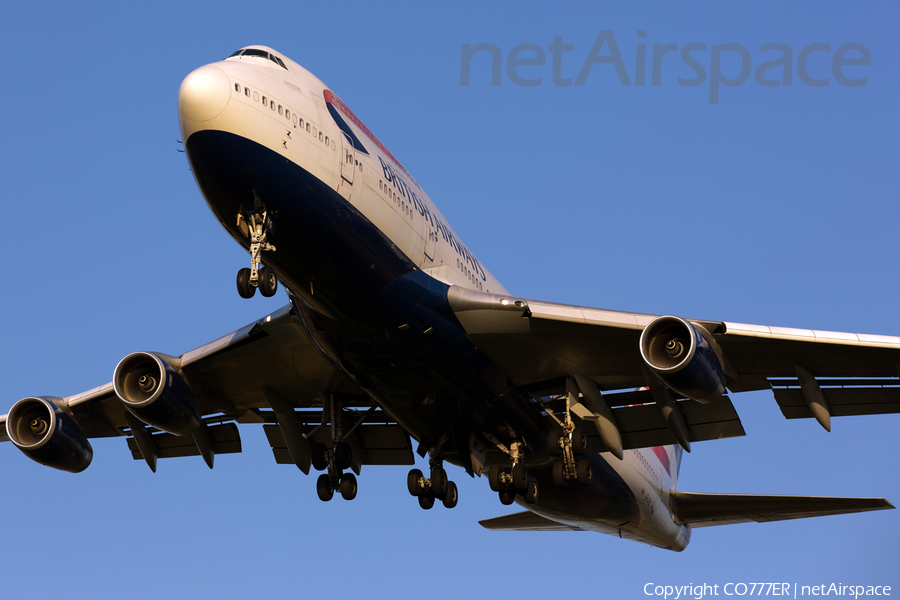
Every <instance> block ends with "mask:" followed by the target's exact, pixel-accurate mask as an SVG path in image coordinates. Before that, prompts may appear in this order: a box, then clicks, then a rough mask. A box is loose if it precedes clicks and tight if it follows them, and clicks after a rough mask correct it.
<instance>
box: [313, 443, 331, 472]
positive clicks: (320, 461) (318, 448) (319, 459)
mask: <svg viewBox="0 0 900 600" xmlns="http://www.w3.org/2000/svg"><path fill="white" fill-rule="evenodd" d="M327 451H328V449H327V448H325V444H313V447H312V466H313V469H315V470H316V471H324V470H325V469H327V468H328V460H326V458H325V453H326V452H327Z"/></svg>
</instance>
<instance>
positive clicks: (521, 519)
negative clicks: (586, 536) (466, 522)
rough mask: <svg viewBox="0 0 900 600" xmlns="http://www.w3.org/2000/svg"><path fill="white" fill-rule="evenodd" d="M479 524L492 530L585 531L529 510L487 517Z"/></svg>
mask: <svg viewBox="0 0 900 600" xmlns="http://www.w3.org/2000/svg"><path fill="white" fill-rule="evenodd" d="M478 524H479V525H481V526H482V527H484V528H485V529H490V530H491V531H585V530H584V529H579V528H578V527H571V526H570V525H564V524H562V523H557V522H556V521H551V520H550V519H547V518H546V517H542V516H541V515H538V514H535V513H533V512H529V511H527V510H526V511H524V512H518V513H513V514H511V515H504V516H502V517H495V518H493V519H485V520H483V521H478Z"/></svg>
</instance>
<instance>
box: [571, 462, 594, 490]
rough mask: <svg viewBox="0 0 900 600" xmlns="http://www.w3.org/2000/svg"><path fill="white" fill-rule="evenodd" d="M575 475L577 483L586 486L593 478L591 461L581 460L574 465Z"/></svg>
mask: <svg viewBox="0 0 900 600" xmlns="http://www.w3.org/2000/svg"><path fill="white" fill-rule="evenodd" d="M575 475H577V476H578V483H580V484H581V485H588V484H589V483H590V482H591V480H592V479H593V478H594V469H593V467H591V461H589V460H588V459H586V458H582V459H581V460H579V461H578V462H577V463H575Z"/></svg>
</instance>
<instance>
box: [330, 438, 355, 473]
mask: <svg viewBox="0 0 900 600" xmlns="http://www.w3.org/2000/svg"><path fill="white" fill-rule="evenodd" d="M351 462H353V450H351V449H350V444H348V443H347V442H338V443H337V444H335V445H334V464H335V466H337V468H338V469H341V470H343V469H349V468H350V463H351Z"/></svg>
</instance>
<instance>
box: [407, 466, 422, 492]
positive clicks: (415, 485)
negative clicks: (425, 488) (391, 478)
mask: <svg viewBox="0 0 900 600" xmlns="http://www.w3.org/2000/svg"><path fill="white" fill-rule="evenodd" d="M422 477H423V475H422V471H420V470H419V469H413V470H412V471H410V472H409V475H407V476H406V488H407V489H408V490H409V495H410V496H419V495H420V494H421V493H422V488H420V487H419V479H421V478H422Z"/></svg>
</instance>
